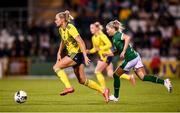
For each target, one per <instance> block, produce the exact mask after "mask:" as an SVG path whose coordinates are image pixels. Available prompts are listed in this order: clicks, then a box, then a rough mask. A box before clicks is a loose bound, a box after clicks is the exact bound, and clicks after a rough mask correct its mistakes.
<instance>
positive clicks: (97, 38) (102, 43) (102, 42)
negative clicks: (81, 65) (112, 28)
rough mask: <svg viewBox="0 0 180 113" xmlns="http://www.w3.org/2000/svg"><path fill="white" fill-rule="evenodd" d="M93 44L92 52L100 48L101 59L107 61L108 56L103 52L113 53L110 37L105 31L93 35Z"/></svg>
mask: <svg viewBox="0 0 180 113" xmlns="http://www.w3.org/2000/svg"><path fill="white" fill-rule="evenodd" d="M92 44H93V48H92V49H91V50H90V51H89V52H90V53H95V52H96V48H99V49H100V50H99V51H98V54H99V56H100V59H101V60H102V61H104V62H106V60H107V57H105V56H104V55H103V54H104V53H106V54H109V53H111V47H112V44H111V41H110V40H109V39H108V37H107V36H106V35H105V34H104V33H103V32H100V33H99V34H98V35H93V36H92Z"/></svg>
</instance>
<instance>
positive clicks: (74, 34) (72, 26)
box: [68, 24, 79, 38]
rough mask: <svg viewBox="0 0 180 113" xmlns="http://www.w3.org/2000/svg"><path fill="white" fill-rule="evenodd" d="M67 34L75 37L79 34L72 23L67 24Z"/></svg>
mask: <svg viewBox="0 0 180 113" xmlns="http://www.w3.org/2000/svg"><path fill="white" fill-rule="evenodd" d="M68 30H69V34H70V35H71V36H72V37H73V38H76V37H77V36H78V35H79V32H78V31H77V29H76V27H75V26H74V25H72V24H70V25H68Z"/></svg>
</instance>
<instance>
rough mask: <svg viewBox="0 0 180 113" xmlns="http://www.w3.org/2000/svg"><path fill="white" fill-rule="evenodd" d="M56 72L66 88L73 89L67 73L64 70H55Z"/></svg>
mask: <svg viewBox="0 0 180 113" xmlns="http://www.w3.org/2000/svg"><path fill="white" fill-rule="evenodd" d="M55 72H56V74H57V75H58V77H59V78H60V80H61V81H62V83H63V84H64V85H65V87H66V88H70V87H72V86H71V84H70V82H69V79H68V77H67V75H66V73H65V72H64V69H57V70H55Z"/></svg>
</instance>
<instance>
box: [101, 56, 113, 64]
mask: <svg viewBox="0 0 180 113" xmlns="http://www.w3.org/2000/svg"><path fill="white" fill-rule="evenodd" d="M112 58H113V57H112V56H108V57H107V59H106V61H103V60H101V61H102V62H105V63H107V64H108V65H109V64H110V63H111V62H112Z"/></svg>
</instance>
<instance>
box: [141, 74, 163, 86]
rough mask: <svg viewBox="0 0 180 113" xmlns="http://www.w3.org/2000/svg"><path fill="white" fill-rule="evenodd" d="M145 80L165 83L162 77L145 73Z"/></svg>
mask: <svg viewBox="0 0 180 113" xmlns="http://www.w3.org/2000/svg"><path fill="white" fill-rule="evenodd" d="M143 81H150V82H154V83H158V84H164V80H163V79H160V78H158V77H156V76H152V75H145V76H144V78H143Z"/></svg>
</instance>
